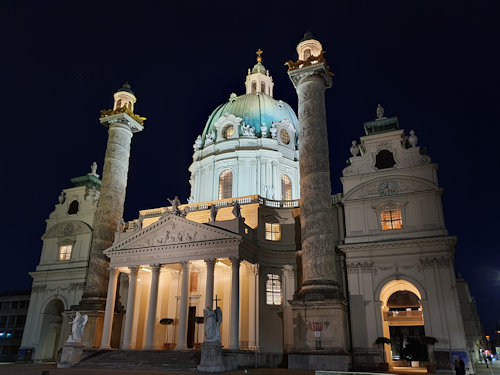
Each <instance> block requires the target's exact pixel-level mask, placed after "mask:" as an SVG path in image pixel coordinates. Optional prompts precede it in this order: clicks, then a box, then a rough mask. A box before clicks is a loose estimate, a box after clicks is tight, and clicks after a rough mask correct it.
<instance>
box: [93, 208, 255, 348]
mask: <svg viewBox="0 0 500 375" xmlns="http://www.w3.org/2000/svg"><path fill="white" fill-rule="evenodd" d="M235 220H237V219H235ZM241 242H242V237H241V236H240V235H239V234H236V233H232V232H230V231H227V230H223V229H220V228H217V227H215V226H212V225H206V224H200V223H196V222H193V221H191V220H187V219H185V218H183V217H180V216H176V215H174V214H170V213H168V214H166V215H164V216H163V217H162V218H161V219H160V220H158V221H157V222H155V223H152V224H150V225H149V226H147V227H145V228H143V229H139V230H137V231H135V232H127V233H121V236H120V237H119V240H118V241H117V242H115V244H114V245H113V246H112V247H111V248H109V249H107V250H106V255H107V256H108V257H109V258H110V269H109V280H110V282H109V285H108V294H107V301H106V311H105V317H104V327H103V336H102V342H101V348H103V349H105V348H110V347H111V346H110V342H111V336H112V334H113V335H116V334H120V348H121V349H136V350H141V349H163V348H170V349H176V350H183V349H188V348H192V347H193V344H194V343H201V342H203V324H198V326H197V327H196V325H195V323H194V317H198V316H203V309H204V308H205V307H206V306H210V307H212V306H213V305H214V303H213V299H214V297H215V296H216V295H217V297H218V305H219V306H220V307H221V309H222V312H223V322H222V326H221V337H222V345H223V346H225V347H226V348H228V347H229V348H230V349H234V350H238V349H240V347H241V346H242V345H241V344H240V343H241V342H243V343H244V344H243V348H244V349H247V348H248V346H249V343H252V346H255V342H256V340H255V337H254V336H255V329H250V327H254V326H255V324H256V323H255V321H256V313H255V309H254V307H253V306H254V304H255V299H257V298H258V296H257V295H252V296H250V295H249V292H248V288H246V284H248V283H255V278H256V277H257V273H256V272H254V270H255V269H256V268H257V267H254V265H253V264H252V262H251V261H249V259H248V258H249V257H248V256H247V257H245V256H244V250H243V249H240V244H241ZM250 260H251V259H250ZM124 277H126V278H128V283H127V282H125V283H119V280H120V278H124ZM127 284H128V285H127ZM120 285H122V286H121V287H120ZM241 285H243V286H245V289H244V290H241V288H240V286H241ZM117 296H118V301H116V298H117ZM117 302H119V303H121V305H123V306H126V309H125V310H126V312H125V317H124V320H123V324H122V327H121V332H113V328H112V327H113V317H114V307H115V303H117ZM250 302H251V303H250ZM242 306H243V308H242ZM240 317H241V320H243V321H244V322H245V327H241V326H240ZM162 318H170V319H173V324H172V325H167V326H162V325H160V323H159V321H160V320H161V319H162ZM247 322H248V323H250V324H248V323H247ZM115 330H117V327H115ZM166 330H169V331H168V339H167V332H166Z"/></svg>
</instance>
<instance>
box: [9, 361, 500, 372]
mask: <svg viewBox="0 0 500 375" xmlns="http://www.w3.org/2000/svg"><path fill="white" fill-rule="evenodd" d="M44 371H48V373H45V374H44V375H87V374H89V375H193V374H201V373H198V372H187V371H158V370H95V369H76V368H75V369H72V368H69V369H58V368H56V366H55V365H54V364H43V365H41V364H2V363H0V375H42V373H43V372H44ZM246 371H247V372H245V370H238V371H230V372H225V373H223V374H224V375H245V374H247V373H248V374H250V375H261V374H262V375H267V374H269V375H314V371H302V370H288V369H264V368H261V369H248V370H246ZM410 372H411V371H410ZM410 372H404V371H398V372H394V373H396V374H398V373H400V374H409V373H410ZM411 373H414V374H417V372H411ZM476 373H477V375H500V361H497V362H495V363H494V364H493V366H489V368H486V366H485V364H484V363H480V364H476Z"/></svg>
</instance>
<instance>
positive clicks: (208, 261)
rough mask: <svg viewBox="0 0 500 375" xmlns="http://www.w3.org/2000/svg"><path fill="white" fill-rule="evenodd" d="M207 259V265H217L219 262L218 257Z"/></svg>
mask: <svg viewBox="0 0 500 375" xmlns="http://www.w3.org/2000/svg"><path fill="white" fill-rule="evenodd" d="M204 261H205V264H206V265H207V267H209V266H210V267H214V266H215V263H217V259H216V258H211V259H204Z"/></svg>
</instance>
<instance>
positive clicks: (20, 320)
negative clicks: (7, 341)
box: [16, 315, 26, 328]
mask: <svg viewBox="0 0 500 375" xmlns="http://www.w3.org/2000/svg"><path fill="white" fill-rule="evenodd" d="M25 323H26V315H18V316H17V319H16V328H22V327H24V324H25Z"/></svg>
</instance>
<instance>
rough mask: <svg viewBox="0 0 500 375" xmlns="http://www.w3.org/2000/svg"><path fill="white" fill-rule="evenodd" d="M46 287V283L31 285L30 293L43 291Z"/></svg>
mask: <svg viewBox="0 0 500 375" xmlns="http://www.w3.org/2000/svg"><path fill="white" fill-rule="evenodd" d="M46 289H47V285H46V284H40V285H33V288H32V289H31V292H32V293H43V292H45V290H46Z"/></svg>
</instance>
